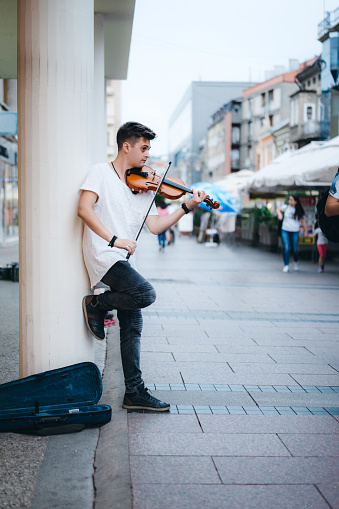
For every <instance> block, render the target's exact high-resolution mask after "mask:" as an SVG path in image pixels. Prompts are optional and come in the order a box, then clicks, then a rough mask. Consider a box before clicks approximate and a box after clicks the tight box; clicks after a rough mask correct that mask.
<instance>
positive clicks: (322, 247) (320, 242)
mask: <svg viewBox="0 0 339 509" xmlns="http://www.w3.org/2000/svg"><path fill="white" fill-rule="evenodd" d="M310 237H317V249H318V253H319V261H318V272H324V268H325V259H326V252H327V244H328V240H327V238H326V237H325V235H324V234H323V232H322V231H321V228H320V227H319V226H317V228H316V229H315V230H314V233H312V234H311V235H310Z"/></svg>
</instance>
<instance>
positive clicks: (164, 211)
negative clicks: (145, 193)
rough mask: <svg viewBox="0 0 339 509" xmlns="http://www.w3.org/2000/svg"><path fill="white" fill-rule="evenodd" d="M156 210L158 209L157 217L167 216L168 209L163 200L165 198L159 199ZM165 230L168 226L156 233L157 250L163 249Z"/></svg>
mask: <svg viewBox="0 0 339 509" xmlns="http://www.w3.org/2000/svg"><path fill="white" fill-rule="evenodd" d="M157 211H158V214H159V217H165V216H168V214H169V211H168V207H167V203H166V202H165V200H161V201H160V202H159V205H158V206H157ZM167 231H168V228H167V229H166V230H164V231H163V232H161V233H159V234H158V243H159V251H162V252H163V251H165V246H166V239H167V237H166V232H167Z"/></svg>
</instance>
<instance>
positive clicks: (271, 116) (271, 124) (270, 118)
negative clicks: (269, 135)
mask: <svg viewBox="0 0 339 509" xmlns="http://www.w3.org/2000/svg"><path fill="white" fill-rule="evenodd" d="M268 119H269V122H270V126H271V127H272V126H273V115H270V116H269V117H268Z"/></svg>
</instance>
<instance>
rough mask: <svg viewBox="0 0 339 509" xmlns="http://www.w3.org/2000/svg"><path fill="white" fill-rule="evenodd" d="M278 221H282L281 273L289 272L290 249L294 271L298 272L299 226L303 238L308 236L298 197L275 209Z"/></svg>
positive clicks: (292, 197)
mask: <svg viewBox="0 0 339 509" xmlns="http://www.w3.org/2000/svg"><path fill="white" fill-rule="evenodd" d="M277 214H278V219H279V220H280V221H281V220H282V226H281V240H282V243H283V258H284V268H283V272H288V271H289V265H290V263H289V262H290V249H291V248H292V254H293V259H294V270H299V229H300V225H301V226H302V227H303V230H304V237H307V236H308V232H307V226H306V221H305V219H304V216H305V211H304V209H303V206H302V205H301V203H300V199H299V196H297V195H291V196H289V197H288V204H287V205H286V204H285V205H283V206H282V207H280V208H278V209H277Z"/></svg>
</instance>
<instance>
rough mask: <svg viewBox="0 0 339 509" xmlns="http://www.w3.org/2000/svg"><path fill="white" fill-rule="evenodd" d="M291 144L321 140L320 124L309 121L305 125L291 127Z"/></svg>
mask: <svg viewBox="0 0 339 509" xmlns="http://www.w3.org/2000/svg"><path fill="white" fill-rule="evenodd" d="M290 134H291V142H297V141H301V140H311V139H315V138H320V122H318V121H316V120H308V121H307V122H304V123H303V124H298V125H295V126H292V127H290Z"/></svg>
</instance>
